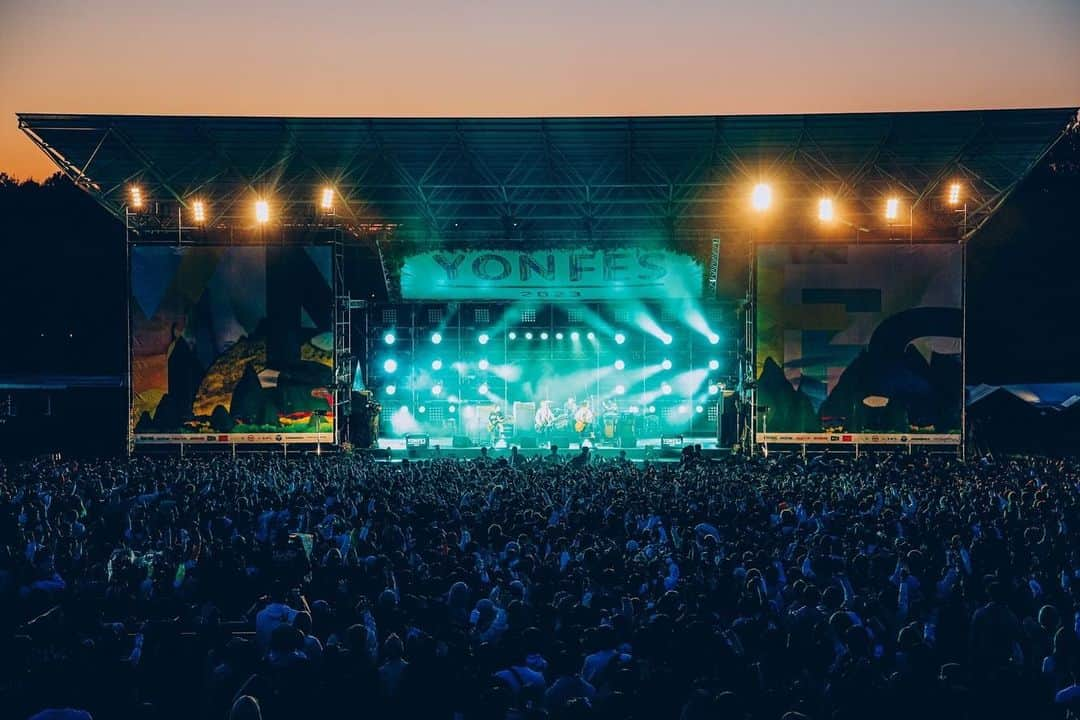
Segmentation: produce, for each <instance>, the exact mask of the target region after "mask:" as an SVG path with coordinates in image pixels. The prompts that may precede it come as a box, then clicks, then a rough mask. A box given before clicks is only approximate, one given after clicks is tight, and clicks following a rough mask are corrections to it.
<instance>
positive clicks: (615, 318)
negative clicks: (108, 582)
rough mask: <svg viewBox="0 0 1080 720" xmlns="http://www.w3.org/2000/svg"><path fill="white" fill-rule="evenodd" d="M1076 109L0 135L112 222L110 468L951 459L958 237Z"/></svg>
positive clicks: (181, 125) (164, 120) (959, 348)
mask: <svg viewBox="0 0 1080 720" xmlns="http://www.w3.org/2000/svg"><path fill="white" fill-rule="evenodd" d="M1075 114H1076V111H1075V108H1051V109H1029V110H1008V111H970V112H968V111H964V112H933V113H881V114H857V115H843V114H835V115H806V116H804V115H776V116H722V117H721V116H696V117H695V116H686V117H636V118H629V117H628V118H600V117H589V118H569V117H567V118H425V119H410V118H240V117H229V118H226V117H149V116H97V115H38V114H22V115H20V116H19V122H20V127H21V128H22V129H23V131H24V132H25V133H26V134H27V135H28V137H30V139H31V140H32V141H34V142H35V143H36V144H38V146H39V147H40V148H41V149H42V150H43V151H44V152H45V153H46V154H48V155H49V157H50V158H52V159H53V160H54V161H55V162H56V164H57V167H58V168H60V169H61V170H62V171H63V172H65V173H66V174H67V175H68V176H69V177H70V178H71V180H72V181H73V182H74V183H75V184H76V185H77V186H78V187H80V188H81V189H83V190H84V191H86V192H87V193H88V194H90V195H91V196H92V197H93V198H94V199H95V200H96V201H97V202H99V203H100V204H102V205H103V206H104V207H106V208H107V209H109V211H110V212H112V214H113V215H114V216H115V217H117V218H118V219H120V220H121V221H122V222H123V227H124V232H125V251H126V261H127V264H128V267H129V271H130V274H129V281H130V282H129V288H128V290H129V292H128V293H127V305H128V368H127V380H128V382H127V389H128V395H129V397H128V406H129V412H128V427H127V440H128V449H129V451H133V450H135V449H150V448H154V447H155V446H158V445H169V444H179V445H180V446H181V448H182V449H184V448H185V446H186V447H187V448H192V447H193V445H192V443H191V442H190V441H189V438H191V439H193V440H194V442H198V440H199V439H202V442H203V447H206V448H209V447H212V446H217V447H224V448H228V449H230V450H232V451H234V452H235V447H236V446H237V445H245V444H248V445H253V446H255V445H259V444H261V443H263V442H267V441H269V442H271V443H274V444H278V445H280V447H282V448H285V447H286V446H288V451H289V452H292V451H293V448H294V447H295V448H296V449H297V451H299V452H304V451H305V450H303V449H301V446H311V447H314V450H315V451H316V452H322V451H325V448H324V447H323V446H322V443H321V440H322V438H324V437H325V438H326V439H327V441H328V445H331V446H337V447H342V446H345V445H346V443H347V444H349V445H351V446H353V447H358V446H367V445H369V444H370V441H371V437H372V433H373V432H374V433H376V434H377V435H378V436H380V437H381V438H384V439H383V440H381V442H380V446H381V447H390V448H396V449H395V450H392V453H394V454H397V453H406V452H408V449H407V448H408V443H409V438H410V436H412V437H415V436H420V435H423V436H425V437H426V438H427V440H426V443H425V444H426V449H425V450H424V451H423V452H430V451H432V450H433V448H434V446H436V445H438V446H439V448H440V452H445V453H450V452H454V453H461V454H467V453H470V452H476V453H479V447H480V446H481V445H482V444H485V443H487V442H488V440H489V438H490V437H491V436H492V434H496V436H501V437H505V438H506V439H507V441H508V442H510V443H519V444H520V443H524V442H536V444H537V445H542V444H543V442H544V441H545V440H546V439H547V438H548V437H549V435H548V434H547V433H552V434H553V433H555V432H561V433H565V434H564V435H562V436H560V438H559V439H557V440H555V442H556V443H557V444H558V445H559V446H560V447H561V448H562V447H565V448H566V450H567V452H568V453H572V452H575V451H576V448H575V443H574V442H573V440H574V439H576V438H577V437H580V436H572V437H567V435H569V434H570V433H579V432H581V429H580V427H578V426H581V427H591V428H592V430H591V432H592V434H593V435H595V436H596V437H598V438H599V437H603V438H605V439H606V440H607V442H608V444H609V445H610V446H611V449H610V450H608V449H602V450H600V451H599V452H598V454H600V455H605V454H615V455H618V452H619V448H620V446H625V447H627V454H628V455H630V454H631V452H632V453H633V454H634V455H635V456H639V455H640V456H641V457H644V456H645V455H647V454H648V453H649V452H657V451H658V450H659V449H660V446H661V444H662V443H661V438H668V437H675V436H682V438H683V439H682V441H677V442H673V443H672V445H675V446H677V447H678V448H681V447H682V446H683V445H684V444H686V443H689V442H695V443H696V442H698V441H699V440H700V441H701V444H702V446H703V448H710V449H711V448H716V447H717V445H718V443H717V440H716V438H720V443H719V445H721V446H723V447H729V446H735V445H736V444H737V445H738V446H739V447H741V448H742V449H743V450H744V451H747V452H749V451H755V452H756V451H760V452H761V453H763V454H767V453H770V452H775V451H777V450H780V449H784V448H786V449H787V450H788V451H791V452H805V451H812V449H813V446H814V445H819V444H820V445H822V446H823V447H828V448H830V450H831V449H833V448H835V449H836V450H839V451H845V450H843V449H844V448H850V449H853V450H854V451H855V452H860V449H859V448H860V446H862V447H863V448H864V451H865V450H868V449H869V448H870V447H872V446H875V445H876V446H878V447H882V448H894V449H901V450H902V449H907V450H909V451H910V450H911V448H912V446H913V445H919V446H922V447H924V448H930V447H943V448H945V449H947V450H951V451H959V452H961V453H963V447H964V446H963V443H964V435H963V433H964V429H965V426H966V419H965V403H964V392H965V389H964V388H965V384H966V358H965V356H966V353H965V329H966V304H965V296H966V283H965V277H966V269H965V268H966V265H965V262H966V259H965V254H966V247H967V242H968V241H969V240H970V239H971V237H973V236H974V235H975V233H977V232H978V231H979V230H980V228H982V227H983V226H984V225H985V223H986V222H987V221H988V220H989V219H990V217H991V216H992V215H993V214H994V212H996V211H997V209H998V208H999V207H1000V206H1001V205H1002V204H1003V203H1004V202H1005V200H1006V199H1007V198H1008V196H1009V194H1010V193H1011V192H1012V190H1013V189H1014V188H1015V187H1016V186H1017V185H1018V183H1020V181H1021V180H1022V179H1023V178H1024V176H1026V175H1027V174H1028V173H1029V172H1030V170H1031V168H1032V167H1033V166H1034V164H1035V163H1036V162H1037V161H1038V160H1039V158H1041V157H1042V156H1043V155H1044V154H1045V153H1046V152H1047V150H1048V149H1049V148H1050V147H1052V146H1053V144H1054V143H1055V142H1057V140H1058V139H1059V138H1060V137H1061V136H1062V133H1063V132H1064V129H1065V127H1066V126H1067V124H1068V123H1069V122H1071V121H1072V119H1073V118H1074V117H1075ZM118 138H123V140H122V141H120V140H118ZM267 157H280V158H282V159H281V160H280V162H279V163H278V164H277V165H275V166H274V167H273V168H272V171H273V172H271V171H270V170H271V169H268V168H267V166H266V165H265V158H267ZM225 158H229V160H227V161H226V160H225ZM195 159H198V161H195ZM237 163H238V165H237ZM746 168H768V169H769V172H768V175H762V174H758V173H748V172H746V170H745V169H746ZM823 169H826V170H827V172H826V173H824V174H823V172H822V171H823ZM263 177H274V178H275V181H274V182H273V183H271V184H264V183H261V182H259V183H254V182H253V181H252V180H251V178H263ZM166 178H167V179H168V180H167V181H166V180H165V179H166ZM86 422H87V423H91V422H94V419H93V418H92V417H88V418H87V419H86ZM530 435H531V436H532V437H531V438H530V437H529V436H530ZM455 445H456V446H457V447H455ZM654 448H655V450H654ZM676 451H677V450H676ZM412 452H413V453H414V454H417V453H418V452H420V451H419V450H417V449H415V448H414V449H413V450H412ZM528 452H530V453H531V452H533V451H532V450H531V449H530V450H529V451H528ZM541 452H542V451H541Z"/></svg>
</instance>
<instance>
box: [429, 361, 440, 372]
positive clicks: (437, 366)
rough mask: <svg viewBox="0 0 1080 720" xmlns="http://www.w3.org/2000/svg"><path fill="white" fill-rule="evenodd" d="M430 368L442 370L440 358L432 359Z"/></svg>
mask: <svg viewBox="0 0 1080 720" xmlns="http://www.w3.org/2000/svg"><path fill="white" fill-rule="evenodd" d="M431 369H432V370H442V360H432V361H431Z"/></svg>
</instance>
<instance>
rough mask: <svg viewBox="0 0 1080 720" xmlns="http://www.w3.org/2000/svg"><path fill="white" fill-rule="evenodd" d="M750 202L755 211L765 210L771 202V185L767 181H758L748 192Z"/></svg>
mask: <svg viewBox="0 0 1080 720" xmlns="http://www.w3.org/2000/svg"><path fill="white" fill-rule="evenodd" d="M750 204H751V205H752V206H753V207H754V210H756V211H757V212H765V211H766V210H768V209H769V205H771V204H772V187H770V186H769V185H768V184H767V183H758V184H757V185H755V186H754V191H753V192H752V193H750Z"/></svg>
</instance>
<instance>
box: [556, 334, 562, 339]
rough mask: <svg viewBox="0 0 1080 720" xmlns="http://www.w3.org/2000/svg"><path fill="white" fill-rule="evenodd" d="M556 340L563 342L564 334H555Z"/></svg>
mask: <svg viewBox="0 0 1080 720" xmlns="http://www.w3.org/2000/svg"><path fill="white" fill-rule="evenodd" d="M555 339H556V340H562V339H563V334H562V333H555Z"/></svg>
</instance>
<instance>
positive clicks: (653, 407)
mask: <svg viewBox="0 0 1080 720" xmlns="http://www.w3.org/2000/svg"><path fill="white" fill-rule="evenodd" d="M655 412H656V406H655V405H650V406H649V408H648V413H649V414H650V415H652V414H653V413H655Z"/></svg>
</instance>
